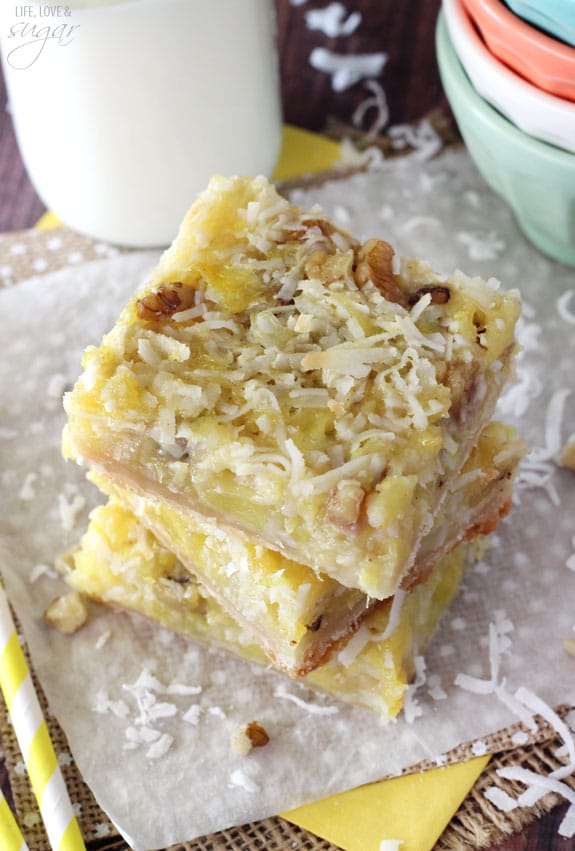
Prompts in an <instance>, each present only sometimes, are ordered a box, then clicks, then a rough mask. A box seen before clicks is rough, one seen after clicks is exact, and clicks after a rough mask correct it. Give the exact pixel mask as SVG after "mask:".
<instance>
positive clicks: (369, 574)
mask: <svg viewBox="0 0 575 851" xmlns="http://www.w3.org/2000/svg"><path fill="white" fill-rule="evenodd" d="M519 310H520V307H519V301H518V298H517V295H516V294H515V293H504V292H501V291H500V290H499V288H498V284H497V282H495V281H493V280H490V281H487V282H484V281H482V280H480V279H478V278H468V277H466V276H465V275H463V274H462V273H460V272H456V273H455V274H454V275H453V276H451V277H450V278H444V277H440V276H438V275H436V274H434V273H433V272H432V271H431V269H430V267H429V266H428V265H427V264H425V263H423V262H420V261H416V260H400V259H399V258H397V257H396V256H395V255H394V252H393V249H392V248H391V247H390V245H389V244H388V243H386V242H384V241H383V240H375V239H374V240H370V241H368V242H366V243H364V244H361V243H359V242H358V241H356V240H355V239H354V238H353V237H352V236H350V235H349V234H348V233H346V232H344V231H343V230H341V229H340V228H338V227H337V226H336V225H334V224H333V223H332V222H330V221H329V220H328V219H327V218H325V216H324V215H323V214H322V212H321V210H319V209H318V208H314V209H312V210H311V211H308V212H306V211H303V210H301V209H299V208H298V207H295V206H292V205H290V204H289V202H288V201H287V200H285V199H284V198H282V197H281V196H280V195H279V194H278V193H277V192H276V190H275V189H274V187H273V186H271V185H270V184H269V183H268V182H267V181H266V180H265V179H263V178H256V179H250V178H230V179H227V178H222V177H217V178H214V179H213V180H212V181H211V182H210V185H209V186H208V188H207V190H206V191H205V192H204V193H203V194H202V195H201V196H200V197H199V198H198V200H197V201H196V203H195V204H194V205H193V206H192V208H191V209H190V211H189V213H188V214H187V216H186V218H185V219H184V222H183V224H182V226H181V229H180V232H179V234H178V236H177V238H176V240H175V241H174V243H173V244H172V246H171V247H170V248H169V249H168V250H167V251H166V252H165V254H164V255H163V257H162V258H161V260H160V262H159V265H158V266H157V268H156V269H155V271H154V272H153V273H152V276H151V278H150V280H149V282H148V283H147V285H146V286H145V288H144V289H143V290H142V291H140V292H138V293H137V294H136V295H135V296H134V298H133V299H132V300H131V301H130V303H129V304H128V305H127V306H126V308H125V309H124V310H123V312H122V313H121V315H120V317H119V319H118V321H117V323H116V325H115V326H114V328H113V329H112V330H111V331H110V332H109V333H108V334H107V335H106V336H105V337H104V339H103V341H102V343H101V345H100V346H99V347H97V348H96V347H91V348H89V349H88V350H87V351H86V353H85V355H84V360H83V367H84V371H83V373H82V375H81V376H80V378H79V380H78V382H77V383H76V386H75V387H74V389H73V390H72V392H71V393H69V394H68V395H67V397H66V399H65V405H66V410H67V413H68V425H67V427H66V431H65V436H64V453H65V455H66V456H67V457H69V458H73V459H75V460H77V461H79V462H82V463H84V464H87V465H88V467H89V468H90V478H91V479H92V481H94V482H95V484H96V485H97V486H98V487H99V488H100V489H101V490H102V492H103V493H104V494H106V495H107V497H108V502H107V504H106V505H104V506H101V507H100V508H97V509H96V510H95V511H94V512H93V514H92V518H91V522H90V526H89V528H88V530H87V532H86V534H85V535H84V537H83V539H82V541H81V544H80V546H79V548H78V549H77V550H76V551H75V552H74V553H73V554H72V555H71V556H70V557H69V558H68V559H67V577H68V581H69V582H70V584H72V585H73V586H74V587H75V588H76V589H78V590H81V591H83V592H84V593H86V594H88V595H89V596H91V597H93V598H95V599H98V600H101V601H103V602H105V603H110V604H116V605H119V606H122V607H125V608H129V609H132V610H136V611H139V612H142V613H143V614H145V615H147V616H149V617H151V618H153V619H155V620H157V621H159V622H160V623H162V624H163V625H164V626H168V627H170V628H172V629H174V630H176V631H178V632H181V633H184V634H187V635H191V636H195V637H197V638H199V639H201V640H203V641H207V642H209V643H212V644H217V645H219V646H222V647H225V648H226V649H228V650H231V651H232V652H234V653H236V654H239V655H241V656H244V657H246V658H249V659H252V660H257V661H261V662H264V663H265V664H269V663H270V662H271V663H272V664H273V665H274V666H275V667H276V668H278V669H280V670H282V671H285V672H286V673H287V674H290V675H291V676H294V677H303V678H305V681H306V682H308V683H309V685H310V686H313V687H317V688H320V689H323V690H327V691H329V692H331V693H333V694H334V695H336V696H338V697H339V698H341V699H343V700H347V701H350V702H354V703H358V704H360V705H363V706H367V707H369V708H371V709H373V710H374V711H376V712H377V713H379V715H380V716H381V717H382V718H384V719H387V718H390V717H393V716H394V715H395V714H397V712H398V711H399V709H400V708H401V704H402V699H403V695H404V692H405V690H406V688H407V685H408V683H409V680H410V678H411V677H412V676H413V672H414V659H415V657H416V655H418V654H419V653H421V651H422V648H423V646H424V644H425V642H426V641H427V640H428V638H429V636H430V635H431V633H432V632H433V629H434V627H435V625H436V623H437V621H438V619H439V617H440V615H441V612H442V611H443V609H444V608H445V606H446V605H447V604H448V602H449V601H450V599H451V598H452V597H453V596H454V594H455V592H456V590H457V586H458V583H459V580H460V578H461V575H462V573H463V570H464V567H465V564H466V563H467V562H468V560H469V552H468V551H469V549H470V545H469V542H470V541H471V540H473V539H474V538H476V537H478V536H481V535H485V534H487V533H489V532H491V531H492V530H493V529H494V528H495V526H496V525H497V522H498V520H499V518H500V517H501V516H503V515H504V514H505V513H506V511H507V510H508V508H509V505H510V502H511V488H512V481H513V476H514V473H515V470H516V467H517V464H518V461H519V459H520V457H521V454H522V452H523V444H522V441H521V440H520V439H519V438H518V437H517V435H516V434H515V433H514V432H513V431H512V429H510V428H509V427H506V426H503V425H502V424H499V423H496V422H492V416H493V410H494V407H495V404H496V401H497V398H498V396H499V394H500V392H501V390H502V388H503V386H504V384H505V382H506V380H507V378H508V376H509V373H510V370H511V366H512V360H513V355H514V351H515V342H514V326H515V323H516V320H517V317H518V314H519Z"/></svg>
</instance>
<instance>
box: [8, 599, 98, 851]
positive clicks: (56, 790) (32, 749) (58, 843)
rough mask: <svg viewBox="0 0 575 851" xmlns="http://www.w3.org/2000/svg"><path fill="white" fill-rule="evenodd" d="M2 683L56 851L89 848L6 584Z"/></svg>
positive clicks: (31, 779)
mask: <svg viewBox="0 0 575 851" xmlns="http://www.w3.org/2000/svg"><path fill="white" fill-rule="evenodd" d="M0 687H1V688H2V693H3V694H4V700H5V701H6V706H7V707H8V712H9V713H10V717H11V719H12V725H13V727H14V732H15V733H16V738H17V739H18V744H19V746H20V751H21V752H22V756H23V757H24V762H25V763H26V769H27V771H28V776H29V778H30V782H31V783H32V789H33V790H34V795H35V796H36V800H37V801H38V806H39V807H40V813H41V814H42V820H43V821H44V825H45V827H46V833H47V834H48V839H49V840H50V845H51V846H52V849H53V851H85V845H84V841H83V839H82V834H81V833H80V828H79V826H78V822H77V820H76V816H75V814H74V811H73V809H72V804H71V802H70V798H69V796H68V790H67V789H66V784H65V783H64V778H63V776H62V772H61V771H60V766H59V765H58V760H57V759H56V754H55V752H54V747H53V745H52V742H51V741H50V735H49V733H48V727H47V726H46V722H45V720H44V716H43V715H42V710H41V709H40V704H39V702H38V697H37V695H36V692H35V690H34V685H33V683H32V677H31V676H30V671H29V670H28V665H27V664H26V659H25V657H24V653H23V652H22V648H21V646H20V641H19V639H18V633H17V632H16V627H15V626H14V621H13V619H12V614H11V612H10V608H9V606H8V600H7V599H6V593H5V591H4V588H3V587H2V584H1V583H0Z"/></svg>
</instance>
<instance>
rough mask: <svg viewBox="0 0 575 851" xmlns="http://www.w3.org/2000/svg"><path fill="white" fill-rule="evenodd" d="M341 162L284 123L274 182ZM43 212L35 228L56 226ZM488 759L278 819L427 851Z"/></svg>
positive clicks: (362, 849)
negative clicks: (387, 840)
mask: <svg viewBox="0 0 575 851" xmlns="http://www.w3.org/2000/svg"><path fill="white" fill-rule="evenodd" d="M340 158H341V147H340V145H339V143H338V142H334V141H333V140H331V139H327V138H325V137H324V136H320V135H318V134H317V133H310V132H309V131H308V130H302V129H301V128H299V127H292V126H290V125H285V127H284V134H283V140H282V147H281V152H280V156H279V158H278V163H277V165H276V168H275V170H274V174H273V179H274V180H275V181H284V180H293V179H295V178H298V177H301V176H302V175H304V174H314V173H317V172H321V171H326V170H327V169H329V168H331V167H332V166H333V165H334V164H335V163H336V162H337V161H338V160H339V159H340ZM59 224H60V221H59V220H58V218H57V217H56V216H55V215H54V214H53V213H50V212H47V213H45V214H44V215H43V216H42V218H41V219H40V220H39V222H38V224H37V225H36V227H37V228H39V229H41V230H45V229H48V228H53V227H57V226H58V225H59ZM488 762H489V757H478V758H477V759H473V760H470V761H469V762H466V763H459V764H458V765H453V766H449V767H446V768H438V769H434V770H432V771H426V772H423V773H420V774H412V775H407V776H405V777H397V778H394V779H393V780H385V781H382V782H380V783H373V784H371V785H369V786H361V787H360V788H358V789H352V790H351V791H349V792H345V793H343V794H341V795H334V796H332V797H331V798H326V799H325V800H323V801H318V802H317V803H314V804H309V805H308V806H305V807H299V808H298V809H297V810H291V811H290V812H289V813H283V814H282V815H283V818H285V819H287V820H288V821H291V822H293V823H294V824H297V825H299V826H300V827H303V828H306V829H307V830H311V831H312V832H313V833H315V834H316V835H317V836H320V837H322V838H323V839H327V840H329V841H330V842H333V843H335V844H336V845H339V846H340V847H341V848H343V849H344V851H380V845H381V842H382V840H383V839H396V840H400V841H401V842H402V843H403V844H401V845H400V846H399V847H400V849H401V851H430V849H431V848H433V846H434V845H435V843H436V841H437V839H438V837H439V836H440V835H441V833H442V832H443V830H444V829H445V827H446V826H447V825H448V824H449V822H450V821H451V818H452V816H453V815H454V813H455V812H456V811H457V809H458V808H459V805H460V804H461V802H462V801H463V799H464V798H465V797H466V795H467V794H468V792H469V790H470V789H471V787H472V786H473V784H474V783H475V781H476V779H477V777H478V776H479V774H480V773H481V772H482V771H483V769H484V768H485V766H486V765H487V763H488Z"/></svg>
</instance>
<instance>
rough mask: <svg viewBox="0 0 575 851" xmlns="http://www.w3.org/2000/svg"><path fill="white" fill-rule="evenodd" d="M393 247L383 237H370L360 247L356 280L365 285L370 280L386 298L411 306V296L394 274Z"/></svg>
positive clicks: (404, 305)
mask: <svg viewBox="0 0 575 851" xmlns="http://www.w3.org/2000/svg"><path fill="white" fill-rule="evenodd" d="M394 254H395V252H394V250H393V248H392V247H391V245H390V244H389V243H388V242H384V240H383V239H368V241H367V242H365V243H364V244H363V245H362V246H361V248H360V249H359V252H358V255H357V258H358V261H359V262H358V264H357V267H356V270H355V282H356V284H357V285H358V287H360V288H361V287H363V286H365V284H366V283H367V282H368V281H371V283H372V284H373V285H374V286H375V287H377V289H378V290H379V291H380V292H381V294H382V295H383V297H384V298H386V299H387V300H388V301H393V302H395V303H396V304H401V305H402V307H409V296H408V294H407V293H406V292H404V291H403V290H402V289H401V287H400V286H399V284H398V283H397V280H396V277H395V275H394V274H393V255H394Z"/></svg>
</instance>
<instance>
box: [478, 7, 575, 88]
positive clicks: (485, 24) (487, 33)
mask: <svg viewBox="0 0 575 851" xmlns="http://www.w3.org/2000/svg"><path fill="white" fill-rule="evenodd" d="M463 5H464V6H465V8H466V9H467V12H468V14H469V16H470V18H471V19H472V21H473V22H474V23H475V25H476V26H477V28H478V30H479V32H480V33H481V35H482V36H483V39H484V41H485V43H486V45H487V47H488V48H489V50H490V51H491V53H493V55H494V56H496V57H497V58H498V59H500V60H501V61H502V62H504V63H505V64H506V65H508V66H509V67H510V68H511V69H512V70H513V71H516V72H517V73H518V74H521V76H522V77H525V79H526V80H529V82H531V83H533V84H534V85H535V86H537V87H538V88H540V89H543V91H545V92H549V93H550V94H552V95H557V97H561V98H566V99H567V100H571V101H575V47H571V46H570V45H568V44H564V43H563V42H561V41H557V39H554V38H551V36H549V35H546V33H544V32H541V30H538V29H536V28H535V27H532V26H530V24H528V23H526V22H525V21H524V20H523V19H522V18H519V17H517V15H514V14H513V12H511V11H510V10H509V9H508V8H507V6H506V5H505V3H503V1H502V0H463ZM573 18H574V20H575V0H574V2H573Z"/></svg>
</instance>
